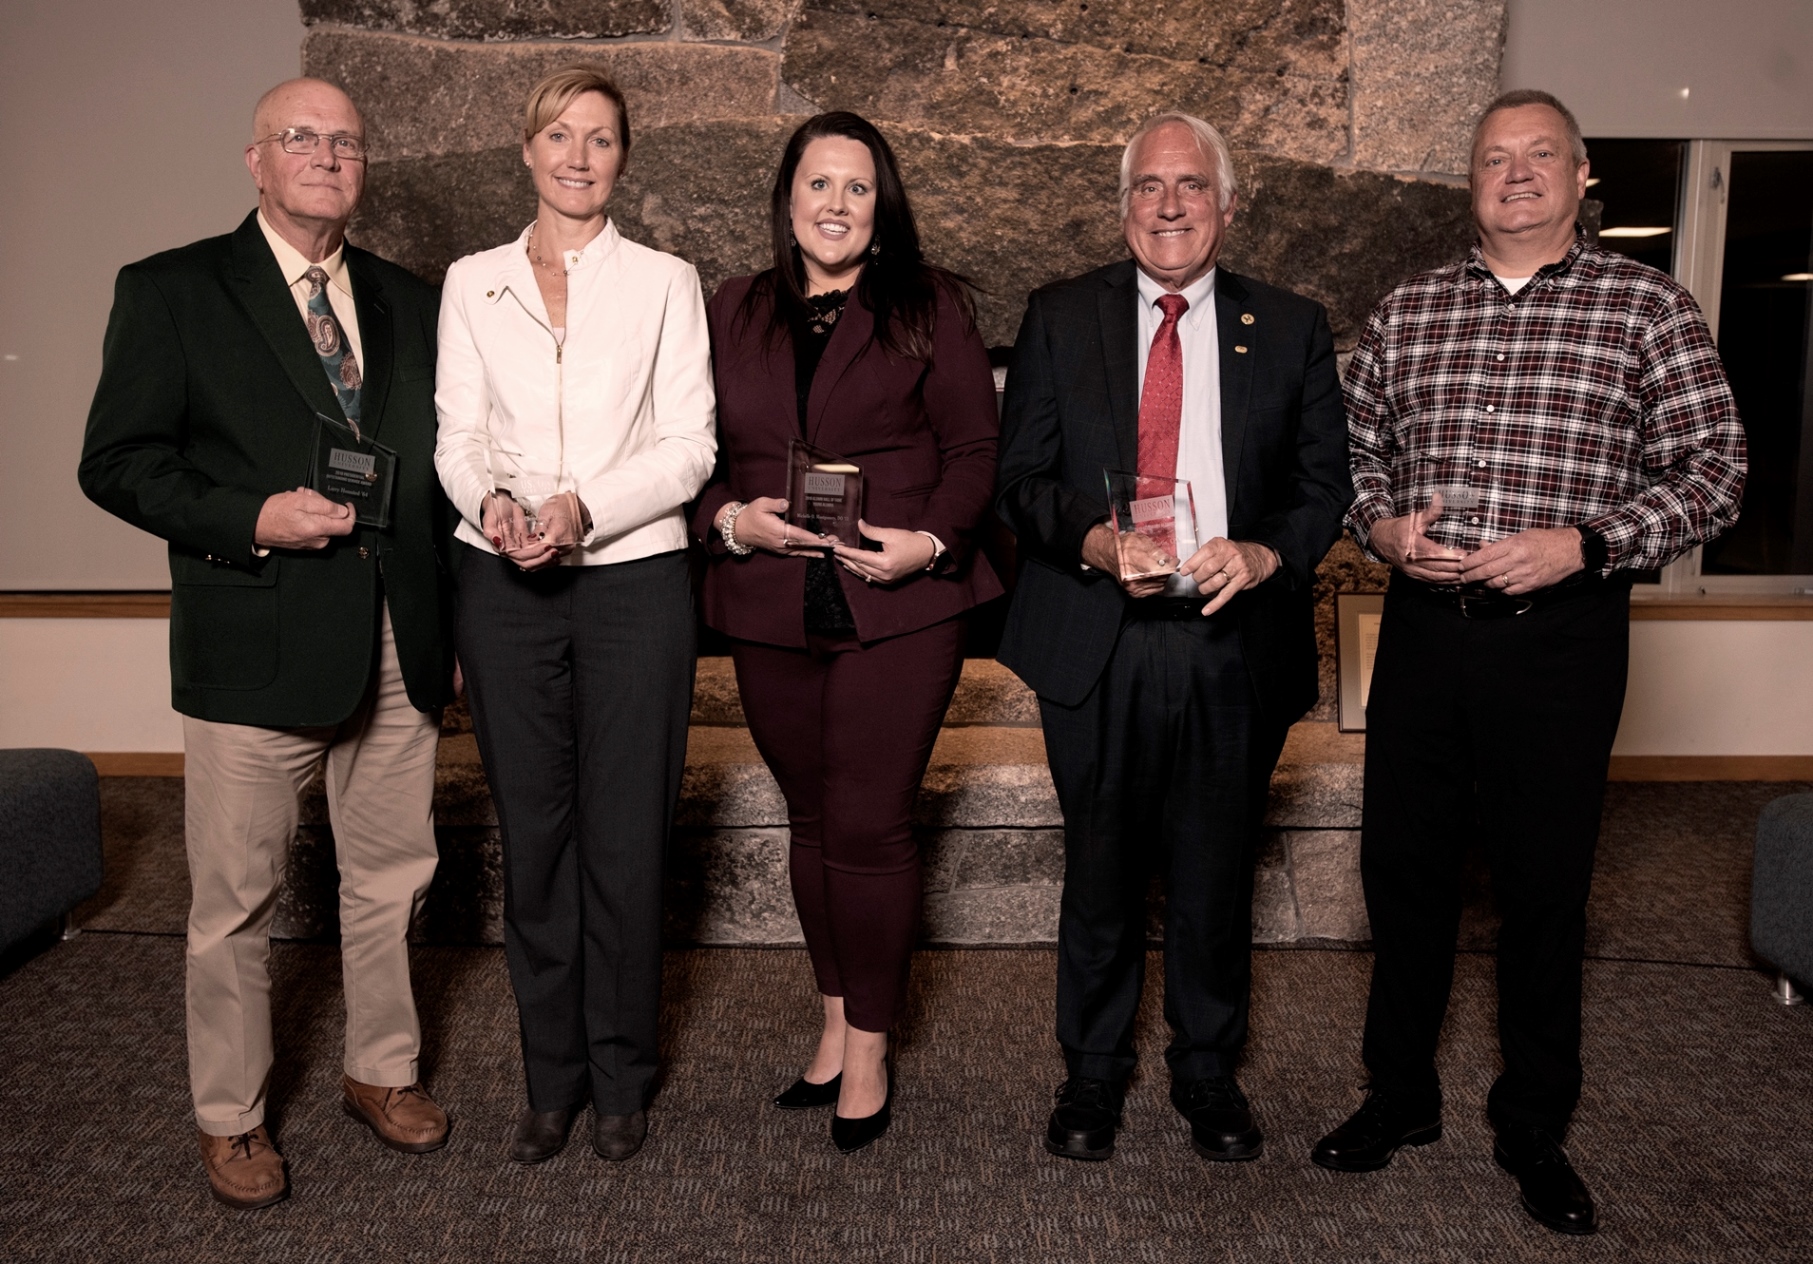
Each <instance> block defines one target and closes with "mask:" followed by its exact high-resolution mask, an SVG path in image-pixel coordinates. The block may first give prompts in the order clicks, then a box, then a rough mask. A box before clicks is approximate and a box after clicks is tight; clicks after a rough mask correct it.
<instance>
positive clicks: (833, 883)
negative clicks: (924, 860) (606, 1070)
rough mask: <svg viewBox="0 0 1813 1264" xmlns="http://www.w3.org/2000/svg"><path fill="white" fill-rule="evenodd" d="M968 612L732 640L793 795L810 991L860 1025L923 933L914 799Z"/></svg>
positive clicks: (892, 1006) (898, 994) (797, 885)
mask: <svg viewBox="0 0 1813 1264" xmlns="http://www.w3.org/2000/svg"><path fill="white" fill-rule="evenodd" d="M965 623H966V621H965V620H964V619H962V618H956V619H947V620H945V621H944V622H943V623H937V624H934V625H932V626H931V627H929V628H922V629H921V630H919V631H917V632H908V633H905V634H903V635H901V636H895V637H889V638H888V639H886V640H883V641H873V642H870V643H869V644H867V645H863V644H861V643H860V642H858V641H857V640H856V639H855V638H854V637H838V638H824V637H811V638H809V645H808V648H806V649H803V650H798V649H785V648H782V647H780V646H775V645H757V644H754V643H752V642H748V641H738V642H736V643H735V644H733V645H732V646H731V655H732V657H733V658H734V660H735V662H736V669H737V688H738V690H739V691H740V692H741V694H742V697H743V712H744V714H745V715H746V716H747V717H748V720H749V732H750V734H751V735H752V736H753V737H754V738H755V744H756V748H757V749H758V750H760V751H761V752H762V758H763V759H765V760H767V761H768V767H769V770H770V771H772V772H773V773H774V779H775V780H776V781H778V782H780V786H781V793H782V794H784V795H786V796H787V822H788V825H789V827H790V831H791V834H792V839H793V841H792V846H791V848H790V850H789V859H790V861H791V868H792V876H793V903H794V906H795V907H796V908H797V909H798V910H799V920H800V929H801V930H802V931H803V932H804V933H805V936H806V950H807V952H808V953H809V954H810V955H811V957H812V970H813V974H814V975H815V976H816V978H817V980H818V990H819V992H820V993H822V994H823V995H825V996H841V997H843V998H844V1018H845V1020H846V1021H848V1022H849V1024H850V1025H851V1026H852V1027H855V1028H857V1029H858V1030H860V1031H886V1030H888V1029H889V1028H890V1027H892V1026H894V1024H895V1023H897V1022H899V1021H900V1018H901V1016H902V1014H903V1013H904V1011H905V1009H906V991H907V975H908V970H909V967H910V965H911V962H912V953H913V941H914V940H915V939H916V938H917V936H918V931H919V889H920V878H919V848H918V845H917V844H916V843H915V841H914V839H913V801H914V799H915V798H917V797H918V794H919V783H920V781H921V780H922V779H923V778H924V777H925V768H926V765H927V764H928V763H929V762H930V761H931V758H932V746H933V744H934V743H935V742H937V740H938V729H939V726H940V725H941V724H943V723H944V712H945V709H946V708H947V707H949V706H950V702H951V694H952V692H953V691H954V690H955V689H956V687H957V677H958V675H959V674H960V673H961V672H962V670H963V635H964V630H965Z"/></svg>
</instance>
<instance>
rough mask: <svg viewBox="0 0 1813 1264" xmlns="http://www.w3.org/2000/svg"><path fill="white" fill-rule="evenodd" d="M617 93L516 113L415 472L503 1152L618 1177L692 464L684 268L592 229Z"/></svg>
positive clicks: (654, 886) (646, 1062)
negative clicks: (515, 160) (504, 969)
mask: <svg viewBox="0 0 1813 1264" xmlns="http://www.w3.org/2000/svg"><path fill="white" fill-rule="evenodd" d="M629 148H630V131H629V117H628V113H627V110H626V109H625V106H624V101H623V95H622V93H621V92H619V91H618V90H617V88H616V86H615V85H614V84H612V83H611V81H610V80H609V79H608V78H606V77H605V76H604V75H603V74H601V73H599V72H598V71H596V70H593V69H591V68H588V67H583V66H574V67H569V68H567V69H564V70H560V71H556V72H555V73H553V74H551V75H549V76H548V77H547V78H545V79H543V80H542V81H541V82H540V83H539V84H537V85H536V86H535V88H534V90H533V91H532V92H531V93H530V94H529V100H528V105H527V110H526V117H525V125H524V129H523V151H522V152H523V163H524V165H526V166H527V167H528V168H529V171H530V174H531V177H532V178H533V180H534V184H535V191H536V194H537V196H538V198H539V201H540V206H539V208H538V209H537V212H536V216H535V222H534V223H533V224H531V225H530V226H529V227H528V228H527V229H526V230H524V232H523V234H522V236H520V237H519V238H517V239H516V240H515V241H512V242H510V243H509V244H508V245H504V246H499V247H497V248H496V249H495V250H486V251H482V252H481V253H479V254H475V255H468V256H467V257H466V258H464V259H461V260H460V261H459V262H457V263H455V264H454V265H453V266H452V267H451V268H449V269H448V271H447V279H446V283H445V288H444V290H443V294H442V299H441V317H440V361H439V365H438V368H437V376H436V389H435V407H436V409H437V410H438V412H439V414H440V438H439V442H438V445H437V447H436V450H435V466H436V468H437V469H438V470H439V472H440V476H441V484H442V486H443V487H445V488H446V490H447V495H448V498H449V499H451V500H452V502H453V504H454V507H455V508H456V509H457V510H458V511H459V514H460V517H461V519H462V521H461V522H460V525H459V529H458V531H457V538H458V539H459V540H460V541H461V542H463V545H464V547H462V548H458V549H456V552H457V554H458V557H459V561H458V575H457V577H456V578H457V594H458V595H457V600H458V612H457V639H458V646H459V655H460V662H461V665H462V667H463V669H464V671H465V675H466V681H467V684H468V687H469V690H470V693H469V697H470V699H471V706H472V719H473V726H474V728H475V729H476V730H477V733H478V742H479V751H480V753H481V755H482V756H483V757H484V761H485V773H486V776H487V777H488V778H489V780H490V784H491V793H492V798H493V801H494V802H495V803H496V805H497V820H498V826H499V829H500V831H501V833H502V835H503V854H504V946H505V955H506V958H507V960H508V963H509V969H510V981H511V984H512V986H513V987H514V989H515V991H516V1004H517V1010H518V1012H519V1014H520V1016H521V1028H522V1049H523V1067H524V1078H525V1080H526V1081H527V1085H528V1097H529V1101H528V1106H527V1109H526V1110H525V1111H524V1113H523V1115H522V1117H521V1119H520V1121H519V1122H518V1124H517V1126H516V1131H515V1134H514V1136H513V1138H512V1141H511V1146H510V1155H511V1157H512V1158H514V1159H516V1160H517V1161H518V1162H522V1163H535V1162H539V1161H540V1160H542V1159H546V1158H549V1157H550V1156H552V1155H554V1154H556V1153H558V1152H559V1151H560V1149H561V1148H562V1147H563V1146H564V1145H565V1144H566V1138H567V1133H568V1131H569V1129H570V1128H571V1125H572V1122H573V1118H574V1116H575V1115H577V1114H578V1112H579V1111H580V1110H581V1109H582V1108H583V1107H584V1106H585V1104H586V1103H587V1102H588V1101H589V1102H590V1103H591V1104H592V1109H593V1114H594V1116H595V1123H594V1132H593V1145H594V1147H595V1148H596V1149H597V1151H598V1153H599V1154H600V1155H602V1156H603V1157H605V1158H608V1159H626V1158H628V1157H629V1156H630V1155H632V1154H634V1153H635V1152H636V1150H637V1149H638V1147H640V1146H641V1144H642V1139H643V1137H644V1135H645V1134H646V1132H647V1127H648V1123H647V1115H646V1113H645V1110H646V1107H647V1105H648V1098H649V1093H650V1090H651V1086H652V1083H653V1080H654V1074H655V1061H656V1011H657V1007H658V1003H659V997H660V981H661V856H662V852H663V850H664V848H665V844H666V838H667V830H668V824H669V821H670V818H671V817H672V814H673V808H674V802H675V799H676V798H677V796H678V794H679V788H680V776H681V772H682V770H683V768H684V765H685V757H686V724H687V713H688V711H689V709H690V703H691V697H692V680H693V614H692V604H691V593H690V588H689V583H688V578H687V567H686V554H685V549H686V522H685V518H684V516H683V514H682V512H681V507H682V506H683V505H685V504H686V502H687V501H689V500H691V499H692V498H693V497H694V496H695V495H697V494H698V492H699V489H700V487H701V486H703V485H704V483H705V480H706V478H707V477H708V476H709V475H710V473H711V469H712V463H713V459H714V456H715V453H716V439H715V437H714V421H715V417H714V412H715V408H714V399H713V395H712V385H711V368H710V347H709V337H708V334H707V332H706V326H705V309H704V304H703V302H702V300H701V296H700V292H699V278H698V274H697V273H696V272H695V271H694V270H693V268H692V266H691V265H690V264H687V263H685V262H684V261H682V260H680V259H676V258H674V257H673V256H672V255H666V254H661V253H660V252H658V251H654V250H649V249H647V248H645V247H642V246H638V245H636V244H635V243H634V242H630V241H625V240H624V239H623V238H622V237H620V236H619V235H618V233H617V229H616V227H615V226H614V225H613V224H612V223H611V222H610V220H609V218H608V217H607V216H606V215H605V209H604V208H605V203H606V201H607V200H608V199H609V198H610V194H611V187H612V185H613V184H614V183H615V182H616V180H617V177H618V176H619V175H621V174H622V171H623V164H624V160H625V158H626V157H627V156H628V154H629Z"/></svg>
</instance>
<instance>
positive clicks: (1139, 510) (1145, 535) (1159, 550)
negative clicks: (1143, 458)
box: [1102, 470, 1202, 597]
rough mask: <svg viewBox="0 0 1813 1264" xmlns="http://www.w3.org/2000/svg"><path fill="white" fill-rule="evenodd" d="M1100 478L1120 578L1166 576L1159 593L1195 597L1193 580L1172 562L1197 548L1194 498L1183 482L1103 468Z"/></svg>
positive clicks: (1169, 595)
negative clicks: (1104, 487) (1105, 492)
mask: <svg viewBox="0 0 1813 1264" xmlns="http://www.w3.org/2000/svg"><path fill="white" fill-rule="evenodd" d="M1102 476H1103V477H1104V478H1105V479H1106V480H1107V483H1108V516H1109V520H1110V521H1111V522H1112V523H1113V524H1114V545H1115V555H1116V557H1117V558H1118V559H1119V561H1120V578H1121V579H1123V580H1131V579H1155V578H1157V577H1159V576H1161V575H1168V576H1170V579H1169V580H1168V581H1167V582H1166V584H1165V591H1164V595H1165V596H1167V597H1200V596H1201V595H1202V590H1201V589H1200V588H1198V587H1197V586H1196V581H1195V580H1193V579H1191V578H1190V577H1189V576H1188V575H1180V574H1178V573H1177V567H1178V564H1179V563H1180V562H1182V561H1183V559H1185V558H1187V557H1189V556H1190V555H1191V554H1192V553H1194V552H1196V547H1197V544H1196V501H1195V499H1194V498H1193V497H1192V496H1191V494H1190V482H1189V480H1188V479H1183V478H1165V477H1162V476H1160V475H1155V474H1133V473H1129V472H1128V471H1126V470H1103V471H1102Z"/></svg>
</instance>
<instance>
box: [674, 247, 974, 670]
mask: <svg viewBox="0 0 1813 1264" xmlns="http://www.w3.org/2000/svg"><path fill="white" fill-rule="evenodd" d="M754 280H755V278H754V277H734V278H732V279H731V280H728V281H726V282H724V284H723V285H721V286H719V287H718V292H717V293H716V294H714V295H713V296H712V299H711V302H710V303H709V304H707V305H706V315H707V317H708V318H709V320H710V323H711V359H712V367H713V370H714V372H715V374H716V378H717V389H718V467H717V472H716V473H715V474H713V476H712V479H711V482H709V483H708V484H706V487H705V490H704V491H703V492H702V493H700V496H699V500H698V502H697V503H696V504H695V505H694V507H693V512H692V528H693V534H694V535H695V536H697V537H698V539H699V540H700V542H701V543H703V544H704V545H705V548H706V551H707V554H708V556H709V558H710V565H709V567H708V569H707V570H706V573H705V599H704V600H705V622H706V623H707V624H709V625H710V626H711V627H713V628H716V629H717V630H718V631H720V632H723V633H725V634H727V635H729V636H734V637H737V638H739V639H741V640H745V641H759V642H762V643H763V644H767V645H789V646H800V647H803V646H804V645H805V644H806V615H805V606H806V568H805V565H804V564H803V563H801V562H799V561H797V560H793V559H789V558H782V557H775V556H773V555H771V554H768V553H763V552H761V551H760V550H758V551H756V552H754V553H751V554H749V555H748V556H747V557H736V556H734V555H732V554H731V552H730V551H729V550H728V549H726V548H725V547H724V541H723V538H722V537H720V536H719V535H718V533H717V531H715V530H714V529H713V528H712V522H713V521H714V520H715V519H716V518H717V516H718V511H719V510H720V509H722V508H723V507H724V506H725V504H726V503H728V502H729V501H733V500H743V501H749V500H754V499H755V498H756V497H757V496H785V495H786V494H787V441H788V440H790V439H796V438H800V437H801V435H800V427H799V404H798V396H797V394H796V392H795V390H794V380H793V344H792V341H791V339H789V338H785V337H783V338H779V339H777V340H776V341H775V342H774V344H773V345H772V346H770V345H769V344H768V340H767V338H766V337H765V335H766V332H767V327H768V320H769V305H768V304H766V303H763V304H760V305H759V306H757V308H756V309H755V311H754V312H753V313H752V316H753V319H751V320H750V321H748V322H747V323H745V322H743V321H741V320H739V319H737V309H738V308H739V307H740V306H741V304H742V302H743V296H744V295H745V294H747V293H748V292H749V287H750V285H751V284H752V283H753V282H754ZM733 325H734V328H733ZM874 330H875V318H874V317H873V316H872V315H871V314H870V312H869V311H868V309H867V308H865V307H863V305H862V304H861V303H860V302H858V301H856V300H855V299H854V298H853V299H852V300H851V302H850V304H849V305H848V306H847V307H845V309H844V314H843V318H842V319H841V320H839V321H838V322H837V327H836V328H835V329H834V330H833V331H832V333H831V341H830V342H829V343H828V344H827V345H826V347H825V354H824V358H823V359H822V360H821V361H819V366H818V372H817V374H816V375H815V376H814V377H813V379H812V394H811V395H810V397H809V398H808V400H807V404H806V434H805V436H804V437H805V438H806V439H807V441H808V442H810V443H813V444H815V445H816V446H818V447H821V448H825V449H827V450H829V451H831V452H835V453H837V454H838V455H839V456H845V457H848V458H849V459H850V460H852V461H854V462H856V463H857V464H858V465H860V466H861V467H862V473H863V520H864V521H865V522H868V523H870V524H872V525H874V526H878V527H902V528H905V529H906V530H909V531H930V532H931V533H932V534H933V535H935V536H937V537H938V538H939V539H940V540H941V541H943V542H944V546H945V548H946V549H948V550H949V557H948V558H947V559H943V560H942V561H941V564H940V566H939V567H938V569H937V571H936V572H935V573H921V574H918V575H913V576H911V577H909V578H907V579H903V580H901V581H900V582H898V583H895V584H888V585H882V584H873V585H871V584H865V583H863V582H862V581H861V580H860V579H857V578H856V576H854V575H852V574H850V573H849V572H848V571H846V570H844V569H843V568H842V567H841V566H840V567H838V568H837V577H838V580H839V582H841V583H842V584H843V589H844V597H845V599H846V600H847V601H848V602H849V603H850V613H851V614H852V615H854V616H855V619H856V635H857V637H858V638H859V639H861V640H864V641H876V640H880V639H881V638H882V637H888V636H898V635H900V634H901V633H903V632H913V631H916V630H917V629H919V628H925V627H930V626H931V625H932V624H934V623H940V622H942V621H944V620H945V619H948V618H950V617H952V616H953V615H957V614H961V613H962V612H963V611H965V610H968V609H969V608H970V607H972V606H976V605H980V604H981V603H982V602H985V601H988V600H991V599H992V598H995V597H998V596H1000V595H1001V591H1002V589H1001V581H1000V580H999V579H998V578H996V576H995V572H994V570H993V568H992V567H990V566H989V564H988V560H987V559H986V558H984V557H983V556H982V555H981V554H980V553H978V552H977V550H976V540H975V537H976V531H977V527H978V525H979V524H980V523H981V521H982V517H983V515H984V514H985V513H987V512H988V507H989V501H990V499H991V498H992V497H993V495H994V485H995V439H996V436H997V434H998V433H999V432H1000V417H999V415H998V413H997V411H996V407H995V381H994V375H993V373H992V372H991V371H990V369H989V366H988V351H987V349H986V348H985V347H984V346H983V345H982V336H981V335H980V334H979V333H977V332H976V329H975V326H974V325H973V324H972V323H971V322H970V321H968V320H967V319H965V318H964V316H963V313H962V312H961V310H960V309H959V308H958V306H957V304H956V302H955V301H954V300H953V299H952V298H951V296H950V295H949V294H947V293H944V292H943V290H942V288H941V289H940V296H939V302H938V313H937V324H936V327H935V329H934V331H933V339H932V360H931V363H930V364H926V363H923V362H921V361H918V360H909V359H906V358H904V357H902V356H898V355H893V354H890V353H888V352H887V351H885V350H883V349H882V348H881V346H879V345H878V344H876V343H875V342H874V341H873V340H872V338H871V335H872V334H873V333H874Z"/></svg>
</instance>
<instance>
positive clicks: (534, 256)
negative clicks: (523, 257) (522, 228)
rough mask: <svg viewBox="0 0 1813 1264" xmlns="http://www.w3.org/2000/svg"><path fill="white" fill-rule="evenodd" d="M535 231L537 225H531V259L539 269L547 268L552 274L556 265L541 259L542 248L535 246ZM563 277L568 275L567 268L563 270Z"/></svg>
mask: <svg viewBox="0 0 1813 1264" xmlns="http://www.w3.org/2000/svg"><path fill="white" fill-rule="evenodd" d="M535 229H536V225H534V224H530V225H529V258H530V259H531V260H533V261H534V263H535V265H536V266H537V267H541V268H546V269H547V270H548V271H549V272H552V271H554V265H553V264H551V263H549V262H548V261H547V260H546V259H543V258H542V257H541V247H540V246H537V245H536V244H535ZM561 275H562V276H565V275H566V269H565V268H562V269H561Z"/></svg>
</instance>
